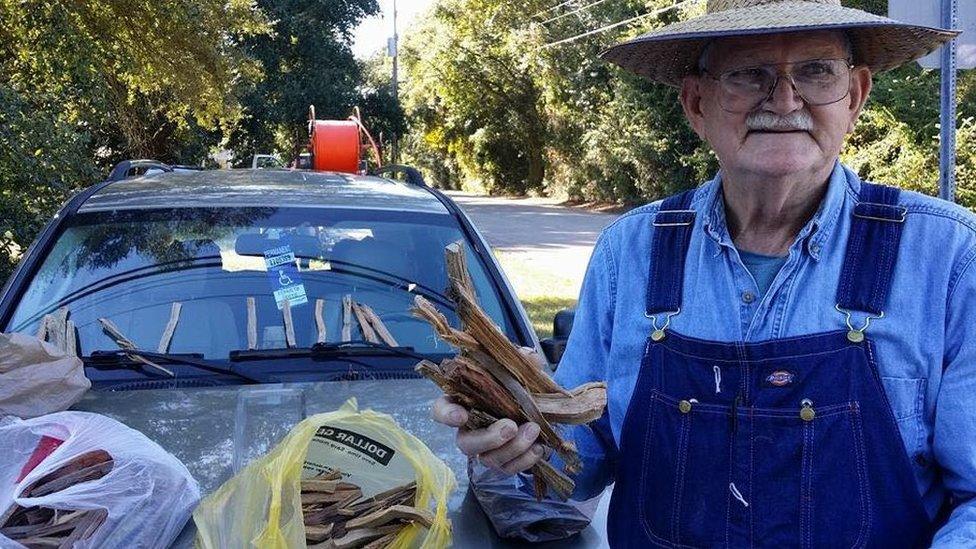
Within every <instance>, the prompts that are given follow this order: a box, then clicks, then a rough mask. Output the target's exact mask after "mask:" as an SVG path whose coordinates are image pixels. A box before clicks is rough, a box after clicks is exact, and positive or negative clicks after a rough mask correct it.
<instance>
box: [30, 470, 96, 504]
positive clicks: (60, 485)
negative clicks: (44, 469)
mask: <svg viewBox="0 0 976 549" xmlns="http://www.w3.org/2000/svg"><path fill="white" fill-rule="evenodd" d="M112 464H113V462H112V461H106V462H104V463H99V464H97V465H92V466H91V467H86V468H84V469H82V470H80V471H75V472H73V473H71V474H70V475H65V476H63V477H58V478H56V479H53V480H51V481H50V482H48V483H46V484H42V485H40V486H38V487H36V488H34V489H33V490H31V492H30V496H29V497H34V498H36V497H41V496H46V495H48V494H53V493H54V492H60V491H61V490H64V489H65V488H67V487H69V486H74V485H75V484H81V483H82V482H88V481H90V480H97V479H100V478H102V477H104V476H105V475H107V474H108V473H109V471H111V470H112Z"/></svg>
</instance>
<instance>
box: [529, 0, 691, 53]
mask: <svg viewBox="0 0 976 549" xmlns="http://www.w3.org/2000/svg"><path fill="white" fill-rule="evenodd" d="M700 1H701V0H682V1H681V2H678V3H677V4H672V5H670V6H668V7H666V8H661V9H657V10H654V11H649V12H647V13H645V14H643V15H638V16H636V17H631V18H630V19H624V20H623V21H619V22H617V23H614V24H612V25H607V26H605V27H600V28H598V29H595V30H591V31H589V32H584V33H583V34H577V35H576V36H571V37H569V38H564V39H563V40H557V41H556V42H550V43H548V44H546V45H544V46H541V47H540V48H539V49H540V50H541V49H546V48H551V47H553V46H558V45H560V44H566V43H569V42H574V41H576V40H579V39H580V38H586V37H587V36H593V35H594V34H599V33H601V32H604V31H608V30H610V29H615V28H617V27H620V26H623V25H626V24H628V23H633V22H634V21H637V20H639V19H644V18H645V17H654V16H656V15H661V14H662V13H665V12H669V11H671V10H673V9H677V8H680V7H682V6H685V5H686V4H692V3H695V2H700Z"/></svg>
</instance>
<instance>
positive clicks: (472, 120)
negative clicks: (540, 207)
mask: <svg viewBox="0 0 976 549" xmlns="http://www.w3.org/2000/svg"><path fill="white" fill-rule="evenodd" d="M535 4H540V2H528V3H527V4H522V3H514V2H506V1H503V0H442V1H441V2H439V3H438V4H436V6H435V8H434V9H433V11H432V12H431V13H430V14H429V16H428V17H427V18H426V19H425V20H424V21H423V22H422V23H421V24H420V25H419V26H418V27H417V28H416V30H415V31H414V32H412V33H410V34H409V35H408V36H407V38H406V40H405V47H404V55H403V59H404V65H405V68H406V72H407V82H406V86H405V87H406V91H405V104H406V108H407V110H408V112H410V113H411V114H412V115H413V116H412V123H413V124H415V129H416V131H417V132H418V133H419V137H418V138H417V139H414V140H412V141H411V142H412V143H415V144H417V147H420V148H423V147H431V148H433V149H435V150H438V151H441V153H442V154H447V155H450V156H452V157H453V160H454V161H455V162H456V164H457V166H458V167H459V168H460V170H461V171H462V172H463V176H464V177H465V178H467V179H473V180H478V181H480V182H481V184H482V185H483V186H484V187H485V188H487V189H488V190H490V191H496V190H497V191H503V192H526V191H528V190H530V189H537V190H541V189H542V187H543V182H544V178H545V170H546V159H545V145H546V123H545V118H544V116H543V113H542V112H541V110H540V107H541V103H540V90H539V88H538V87H537V85H536V83H535V81H534V80H533V77H532V71H531V70H530V67H529V63H530V62H531V56H529V55H528V52H527V50H526V49H525V48H524V47H523V46H524V44H523V42H524V38H525V37H524V36H522V35H520V34H518V33H517V32H510V29H512V28H513V26H517V25H518V24H519V21H521V20H522V19H523V18H524V15H525V10H526V9H531V8H532V6H533V5H535ZM413 154H414V156H415V157H421V160H422V159H423V158H422V157H423V153H422V152H420V151H417V150H416V148H414V152H413ZM425 167H428V166H425ZM432 171H433V172H434V173H435V174H437V173H438V172H439V170H436V169H434V170H432Z"/></svg>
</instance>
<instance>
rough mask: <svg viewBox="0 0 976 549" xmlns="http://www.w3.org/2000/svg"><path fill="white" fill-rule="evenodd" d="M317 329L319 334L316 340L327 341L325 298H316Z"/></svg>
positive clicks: (319, 341)
mask: <svg viewBox="0 0 976 549" xmlns="http://www.w3.org/2000/svg"><path fill="white" fill-rule="evenodd" d="M315 330H316V332H317V334H318V335H317V336H316V338H315V341H316V342H318V343H325V341H326V333H325V300H324V299H316V300H315Z"/></svg>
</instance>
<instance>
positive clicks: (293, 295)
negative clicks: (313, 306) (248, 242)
mask: <svg viewBox="0 0 976 549" xmlns="http://www.w3.org/2000/svg"><path fill="white" fill-rule="evenodd" d="M264 264H265V266H266V267H267V268H268V281H269V282H270V283H271V291H272V292H273V293H274V298H275V304H277V305H278V310H281V309H282V308H284V306H285V301H287V302H288V303H289V304H290V305H291V306H292V307H296V306H298V305H304V304H306V303H308V296H307V295H306V293H305V285H304V284H302V277H301V275H299V273H298V268H297V267H296V266H295V254H294V253H292V251H291V246H288V245H285V246H278V247H277V248H271V249H270V250H265V251H264Z"/></svg>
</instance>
